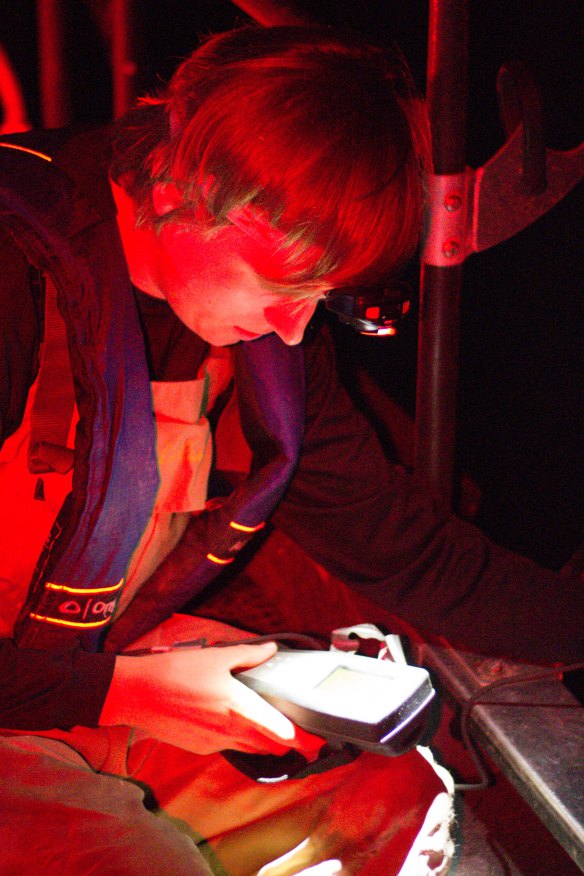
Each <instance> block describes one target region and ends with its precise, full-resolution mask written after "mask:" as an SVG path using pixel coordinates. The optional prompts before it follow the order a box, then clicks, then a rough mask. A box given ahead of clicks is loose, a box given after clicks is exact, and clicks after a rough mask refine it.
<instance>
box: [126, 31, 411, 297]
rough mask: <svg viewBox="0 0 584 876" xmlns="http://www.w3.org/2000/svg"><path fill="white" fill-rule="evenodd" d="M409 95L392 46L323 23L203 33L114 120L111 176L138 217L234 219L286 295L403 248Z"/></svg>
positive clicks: (228, 224)
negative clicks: (162, 79)
mask: <svg viewBox="0 0 584 876" xmlns="http://www.w3.org/2000/svg"><path fill="white" fill-rule="evenodd" d="M425 131H426V127H425V124H424V117H423V111H422V107H421V102H420V101H419V99H417V98H416V97H415V95H414V94H413V92H412V89H411V87H410V82H409V77H408V75H407V72H406V71H405V69H404V65H403V62H402V61H401V60H400V59H398V58H396V55H395V53H394V52H388V51H386V50H383V49H380V48H378V47H372V46H370V45H368V44H366V43H364V42H363V41H362V40H361V39H359V38H357V37H355V36H343V37H340V36H338V35H336V34H334V33H333V32H331V31H329V30H328V29H324V28H314V29H313V28H288V27H286V28H279V27H278V28H257V27H247V28H242V29H240V30H235V31H231V32H228V33H225V34H220V35H218V36H214V37H212V38H210V39H208V40H207V41H206V42H204V43H203V44H202V45H201V46H200V48H199V49H197V50H196V51H195V52H194V53H193V55H191V56H190V57H189V58H188V59H187V60H186V61H184V62H183V64H182V65H181V66H180V67H179V69H178V70H177V72H176V73H175V75H174V76H173V78H172V79H171V81H170V83H169V85H168V87H167V88H166V89H165V90H164V92H163V93H162V94H161V95H160V96H159V97H157V98H155V99H149V100H147V101H146V102H144V103H143V105H142V106H141V107H140V108H139V109H138V110H137V111H136V112H135V113H133V114H130V116H129V117H128V118H127V119H126V120H125V121H123V122H122V125H121V128H120V139H119V151H118V155H117V157H116V159H115V160H114V166H113V176H114V178H117V179H118V180H119V181H120V182H121V183H122V184H123V186H124V187H125V188H126V190H127V191H128V192H129V193H130V194H131V196H132V198H133V199H134V201H135V203H136V204H137V207H138V216H139V221H141V222H143V223H146V224H152V225H155V226H157V227H159V228H162V227H164V225H165V224H167V223H173V224H176V223H180V224H182V225H184V226H186V227H187V228H189V227H190V228H196V229H197V233H199V234H202V235H206V236H207V237H208V239H209V240H211V239H212V238H213V236H217V235H221V233H222V229H228V228H237V229H239V230H240V231H241V232H243V234H244V235H246V236H247V237H249V239H250V241H252V242H253V244H254V246H255V247H256V250H257V251H262V252H263V251H265V253H266V257H265V259H263V260H262V262H263V268H264V269H263V271H262V265H259V266H258V265H257V264H256V265H254V268H255V269H257V270H258V271H259V272H260V273H263V275H264V277H265V279H266V281H267V282H268V283H272V284H273V285H274V287H275V288H276V287H281V288H282V291H283V292H284V293H290V294H291V295H292V297H302V296H303V295H311V294H313V290H314V289H320V288H322V287H323V285H324V286H327V287H333V286H337V287H338V286H347V285H357V284H361V283H367V282H372V281H376V280H378V279H379V278H380V277H383V276H384V275H386V274H388V273H391V272H392V271H394V270H395V269H396V267H398V266H399V265H401V264H402V263H403V262H404V261H405V260H406V259H407V258H408V257H410V256H411V255H412V253H413V250H414V249H415V246H416V243H417V240H418V236H419V230H420V225H421V208H422V184H421V165H422V164H423V162H424V160H425V156H426V137H425Z"/></svg>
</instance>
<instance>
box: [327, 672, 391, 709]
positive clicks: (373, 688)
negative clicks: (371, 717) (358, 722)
mask: <svg viewBox="0 0 584 876" xmlns="http://www.w3.org/2000/svg"><path fill="white" fill-rule="evenodd" d="M387 684H388V679H387V678H384V677H383V676H379V675H368V674H366V673H365V672H356V671H355V670H354V669H347V668H346V667H344V666H339V667H338V668H337V669H335V670H333V672H331V674H330V675H327V677H326V678H325V679H324V680H323V681H321V682H320V684H318V685H316V688H315V690H318V692H319V693H320V694H324V695H325V697H326V698H327V699H329V697H330V700H333V701H334V700H336V701H337V702H341V701H344V702H347V700H349V701H350V702H351V705H352V706H353V707H356V708H358V709H359V710H360V711H362V710H366V709H367V710H369V709H374V710H375V712H377V710H378V708H379V702H380V698H381V701H382V702H383V701H384V699H385V697H386V696H387ZM330 700H329V701H330ZM363 717H364V715H363Z"/></svg>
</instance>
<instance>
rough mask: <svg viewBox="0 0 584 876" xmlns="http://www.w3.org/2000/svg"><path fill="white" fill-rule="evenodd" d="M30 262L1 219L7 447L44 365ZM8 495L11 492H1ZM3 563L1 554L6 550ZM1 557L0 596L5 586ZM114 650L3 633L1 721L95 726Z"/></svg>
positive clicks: (0, 384) (2, 400)
mask: <svg viewBox="0 0 584 876" xmlns="http://www.w3.org/2000/svg"><path fill="white" fill-rule="evenodd" d="M28 271H29V267H28V263H27V262H26V260H25V259H24V257H23V255H22V253H21V252H20V250H19V249H18V247H17V246H16V245H15V244H14V242H13V241H12V238H11V237H10V234H9V233H8V232H7V231H6V229H3V228H2V226H0V313H1V314H2V319H1V320H0V447H1V446H2V444H3V443H4V440H5V438H7V437H8V436H9V435H10V434H12V433H13V432H14V431H15V430H16V429H17V428H18V426H19V424H20V421H21V419H22V415H23V412H24V408H25V405H26V398H27V395H28V391H29V387H30V386H31V384H32V383H33V381H34V378H35V376H36V371H37V367H38V364H37V363H38V346H39V316H38V311H37V307H36V305H35V302H34V299H33V297H32V295H31V291H30V284H29V279H28ZM2 501H3V502H9V501H10V497H9V496H4V495H3V496H2ZM0 563H1V558H0ZM2 586H3V585H2V573H1V565H0V596H1V590H2ZM114 661H115V656H114V655H112V654H87V653H86V652H84V651H82V650H81V649H80V648H77V649H73V650H71V651H67V652H52V651H31V650H24V649H23V650H21V649H19V648H17V647H16V645H15V644H14V642H13V641H12V640H11V639H0V678H1V679H2V684H1V685H0V727H4V728H7V729H18V730H48V729H51V728H53V727H60V728H63V729H67V728H69V727H72V726H74V725H75V724H85V725H87V726H93V725H95V724H96V723H97V720H98V718H99V714H100V712H101V707H102V704H103V701H104V699H105V696H106V693H107V689H108V686H109V683H110V680H111V676H112V673H113V667H114Z"/></svg>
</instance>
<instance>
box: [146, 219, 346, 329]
mask: <svg viewBox="0 0 584 876" xmlns="http://www.w3.org/2000/svg"><path fill="white" fill-rule="evenodd" d="M158 243H159V249H158V253H157V259H156V272H155V275H154V277H153V279H154V281H155V285H156V291H157V294H160V295H161V296H162V297H164V298H165V299H166V301H167V302H168V304H169V305H170V306H171V307H172V309H173V310H174V312H175V313H176V315H177V316H178V317H179V319H181V320H182V322H184V323H185V325H187V326H188V327H189V328H190V329H191V330H192V331H194V332H195V333H196V334H197V335H199V336H200V337H201V338H203V340H205V341H207V342H208V343H211V344H214V345H216V346H226V345H228V344H235V343H237V342H238V341H247V340H253V339H254V338H256V337H259V336H260V335H266V334H270V333H271V332H275V333H276V334H277V335H279V336H280V338H281V339H282V340H283V341H284V343H285V344H290V345H292V344H298V343H300V341H301V340H302V336H303V334H304V329H305V328H306V325H307V323H308V321H309V320H310V318H311V317H312V315H313V313H314V311H315V308H316V305H317V302H318V300H319V299H320V298H322V297H323V294H324V292H325V291H326V290H327V289H328V288H329V287H328V286H326V284H324V283H323V285H322V287H319V288H318V289H316V290H311V295H310V297H309V298H300V299H294V298H292V297H286V296H285V294H282V293H281V292H280V291H274V289H273V288H271V287H270V281H272V283H277V282H278V281H280V282H281V281H282V280H283V278H282V277H281V276H278V273H279V272H281V269H278V267H277V266H276V265H275V264H274V260H273V259H271V258H270V253H269V251H267V249H266V247H265V246H262V245H261V244H259V243H258V242H257V241H255V240H253V239H250V237H249V236H248V235H246V234H245V233H244V232H242V231H241V230H240V229H239V228H236V227H235V226H228V227H226V228H222V229H219V230H218V231H217V232H216V233H215V235H213V236H212V237H211V238H210V239H209V238H207V237H205V236H204V235H203V234H201V233H200V232H199V231H197V230H196V229H192V228H184V227H181V226H180V225H177V224H174V223H168V224H167V225H164V226H163V227H162V229H161V231H160V232H159V237H158Z"/></svg>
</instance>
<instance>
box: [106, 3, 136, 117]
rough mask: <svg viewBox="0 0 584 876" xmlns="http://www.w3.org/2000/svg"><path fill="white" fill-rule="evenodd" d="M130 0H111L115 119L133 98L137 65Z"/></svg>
mask: <svg viewBox="0 0 584 876" xmlns="http://www.w3.org/2000/svg"><path fill="white" fill-rule="evenodd" d="M133 9H134V4H133V0H113V2H112V73H113V114H114V118H115V119H117V118H119V117H120V116H121V115H123V114H124V113H125V112H126V110H128V109H129V108H130V107H131V106H132V104H133V103H134V100H135V99H136V79H137V75H138V65H137V63H136V59H135V57H134V53H135V45H134V39H133V27H132V21H133Z"/></svg>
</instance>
